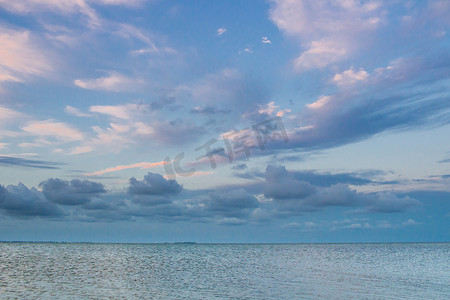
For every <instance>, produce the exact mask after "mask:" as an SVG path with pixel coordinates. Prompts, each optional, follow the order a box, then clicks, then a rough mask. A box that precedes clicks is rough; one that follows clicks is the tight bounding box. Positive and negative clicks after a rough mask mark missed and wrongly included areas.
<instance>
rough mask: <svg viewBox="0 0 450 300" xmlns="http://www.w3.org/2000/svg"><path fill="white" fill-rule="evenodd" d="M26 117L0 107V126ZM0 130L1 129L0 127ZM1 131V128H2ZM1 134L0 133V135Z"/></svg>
mask: <svg viewBox="0 0 450 300" xmlns="http://www.w3.org/2000/svg"><path fill="white" fill-rule="evenodd" d="M25 117H26V116H25V115H24V114H22V113H20V112H18V111H15V110H12V109H9V108H6V107H3V106H0V126H2V125H5V124H6V123H9V122H11V121H16V120H18V119H19V120H20V119H24V118H25ZM0 128H1V127H0ZM2 129H3V128H2ZM0 134H1V133H0Z"/></svg>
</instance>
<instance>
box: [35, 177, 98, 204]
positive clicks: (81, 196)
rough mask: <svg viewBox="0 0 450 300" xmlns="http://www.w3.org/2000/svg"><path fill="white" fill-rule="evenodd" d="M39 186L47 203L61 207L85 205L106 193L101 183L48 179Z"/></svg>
mask: <svg viewBox="0 0 450 300" xmlns="http://www.w3.org/2000/svg"><path fill="white" fill-rule="evenodd" d="M39 186H40V187H42V193H43V194H44V195H45V197H46V198H47V199H48V200H49V201H51V202H53V203H58V204H61V205H80V204H85V203H87V202H89V201H90V200H91V198H93V197H95V196H97V195H99V194H102V193H106V191H105V189H104V187H103V185H102V184H101V183H98V182H93V181H88V180H83V181H81V180H78V179H73V180H71V181H65V180H61V179H58V178H56V179H54V178H50V179H48V180H46V181H43V182H41V183H40V184H39Z"/></svg>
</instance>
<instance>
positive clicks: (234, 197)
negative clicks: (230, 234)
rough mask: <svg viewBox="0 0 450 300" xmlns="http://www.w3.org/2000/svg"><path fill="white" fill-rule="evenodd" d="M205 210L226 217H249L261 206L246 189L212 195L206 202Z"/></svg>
mask: <svg viewBox="0 0 450 300" xmlns="http://www.w3.org/2000/svg"><path fill="white" fill-rule="evenodd" d="M204 205H205V210H206V211H209V212H212V213H215V214H218V215H221V216H226V217H242V216H246V215H249V214H250V213H251V212H252V211H253V209H255V208H257V207H258V206H259V202H258V200H257V199H256V198H255V197H254V196H253V195H251V194H249V193H248V192H247V191H245V190H244V189H235V190H231V191H224V192H221V193H217V192H216V193H211V194H209V196H208V199H206V201H205V202H204Z"/></svg>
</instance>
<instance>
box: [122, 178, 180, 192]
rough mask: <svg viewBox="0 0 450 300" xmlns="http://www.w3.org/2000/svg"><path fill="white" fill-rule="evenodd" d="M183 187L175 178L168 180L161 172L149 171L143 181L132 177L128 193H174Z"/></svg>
mask: <svg viewBox="0 0 450 300" xmlns="http://www.w3.org/2000/svg"><path fill="white" fill-rule="evenodd" d="M182 189H183V187H182V186H181V185H179V184H178V182H176V181H175V180H167V179H165V178H164V177H163V176H161V175H160V174H155V173H148V174H147V175H145V176H144V179H143V180H142V181H139V180H137V179H136V178H134V177H132V178H131V179H130V186H129V187H128V193H129V194H132V195H174V194H178V193H179V192H181V190H182Z"/></svg>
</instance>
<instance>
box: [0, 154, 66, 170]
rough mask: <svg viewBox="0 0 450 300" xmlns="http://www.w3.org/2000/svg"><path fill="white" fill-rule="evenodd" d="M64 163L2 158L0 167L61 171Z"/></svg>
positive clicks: (10, 157)
mask: <svg viewBox="0 0 450 300" xmlns="http://www.w3.org/2000/svg"><path fill="white" fill-rule="evenodd" d="M61 165H64V163H59V162H51V161H43V160H34V159H25V158H21V157H12V156H0V166H4V167H26V168H35V169H59V168H60V166H61Z"/></svg>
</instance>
